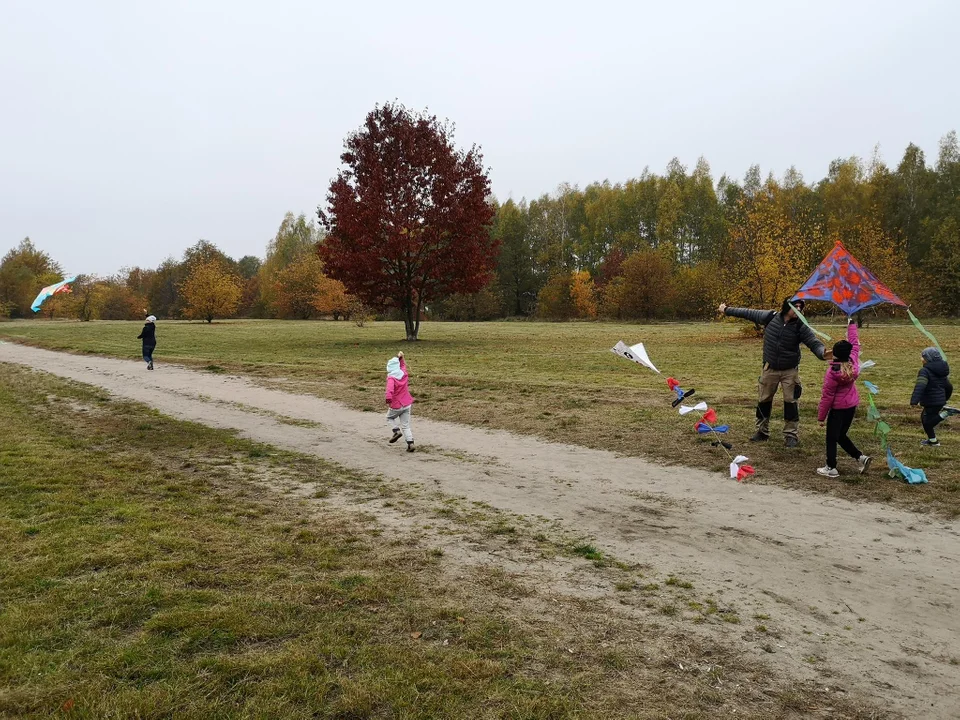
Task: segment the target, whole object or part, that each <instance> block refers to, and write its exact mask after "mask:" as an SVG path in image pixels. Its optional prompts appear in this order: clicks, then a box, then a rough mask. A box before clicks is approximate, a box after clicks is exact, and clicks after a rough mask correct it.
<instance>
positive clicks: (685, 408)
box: [680, 402, 707, 415]
mask: <svg viewBox="0 0 960 720" xmlns="http://www.w3.org/2000/svg"><path fill="white" fill-rule="evenodd" d="M693 411H697V412H706V411H707V404H706V403H705V402H699V403H697V404H696V405H694V406H693V407H690V406H689V405H681V406H680V414H681V415H687V414H689V413H692V412H693Z"/></svg>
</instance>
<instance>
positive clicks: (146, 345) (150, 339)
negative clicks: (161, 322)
mask: <svg viewBox="0 0 960 720" xmlns="http://www.w3.org/2000/svg"><path fill="white" fill-rule="evenodd" d="M137 340H143V361H144V362H145V363H146V364H147V370H153V351H154V349H155V348H156V347H157V319H156V318H155V317H154V316H153V315H148V316H147V321H146V322H145V323H144V324H143V330H141V331H140V334H139V335H137Z"/></svg>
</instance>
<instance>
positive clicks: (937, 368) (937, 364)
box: [924, 360, 950, 378]
mask: <svg viewBox="0 0 960 720" xmlns="http://www.w3.org/2000/svg"><path fill="white" fill-rule="evenodd" d="M924 367H925V368H926V369H927V372H929V373H930V374H931V375H933V376H935V377H940V378H945V377H947V376H948V375H949V374H950V366H949V365H947V361H946V360H933V361H931V362H928V363H927V364H926V365H925V366H924Z"/></svg>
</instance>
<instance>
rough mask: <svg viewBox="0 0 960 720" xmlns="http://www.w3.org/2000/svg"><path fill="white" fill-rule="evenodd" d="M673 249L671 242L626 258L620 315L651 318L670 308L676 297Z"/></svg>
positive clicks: (639, 251)
mask: <svg viewBox="0 0 960 720" xmlns="http://www.w3.org/2000/svg"><path fill="white" fill-rule="evenodd" d="M671 252H672V246H670V245H667V246H665V247H663V248H659V249H654V248H647V249H645V250H638V251H637V252H635V253H632V254H631V255H630V256H629V257H628V258H627V259H626V260H624V261H623V276H622V277H623V286H622V288H621V290H620V312H619V317H623V318H646V319H648V320H649V319H651V318H654V317H656V316H658V315H662V314H663V313H664V312H665V311H666V310H667V309H668V308H669V306H670V303H671V301H672V300H673V263H672V262H671V260H670V254H671Z"/></svg>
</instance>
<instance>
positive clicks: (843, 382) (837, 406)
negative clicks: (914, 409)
mask: <svg viewBox="0 0 960 720" xmlns="http://www.w3.org/2000/svg"><path fill="white" fill-rule="evenodd" d="M859 375H860V337H859V335H858V334H857V324H856V323H855V322H853V319H852V318H847V339H846V340H841V341H840V342H838V343H836V344H835V345H834V346H833V361H832V362H831V363H830V367H829V369H828V370H827V374H826V376H825V377H824V378H823V395H821V397H820V407H819V408H818V409H817V420H819V421H820V425H821V426H822V425H823V421H824V420H826V421H827V464H826V465H825V466H824V467H822V468H817V473H818V474H820V475H823V476H825V477H830V478H835V477H838V476H839V475H840V473H839V472H837V445H838V444H839V445H840V447H842V448H843V449H844V450H845V451H846V452H847V454H848V455H849V456H850V457H852V458H853V459H855V460H856V461H857V466H858V468H859V469H860V472H861V474H862V473H865V472H866V471H867V470H868V469H869V468H870V462H871V460H872V458H871V457H870V456H868V455H864V454H863V453H862V452H860V451H859V450H858V449H857V446H856V445H854V444H853V440H851V439H850V438H849V436H848V435H847V431H849V430H850V425H851V424H852V423H853V416H854V415H856V413H857V406H858V405H859V404H860V394H859V393H858V392H857V376H859Z"/></svg>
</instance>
